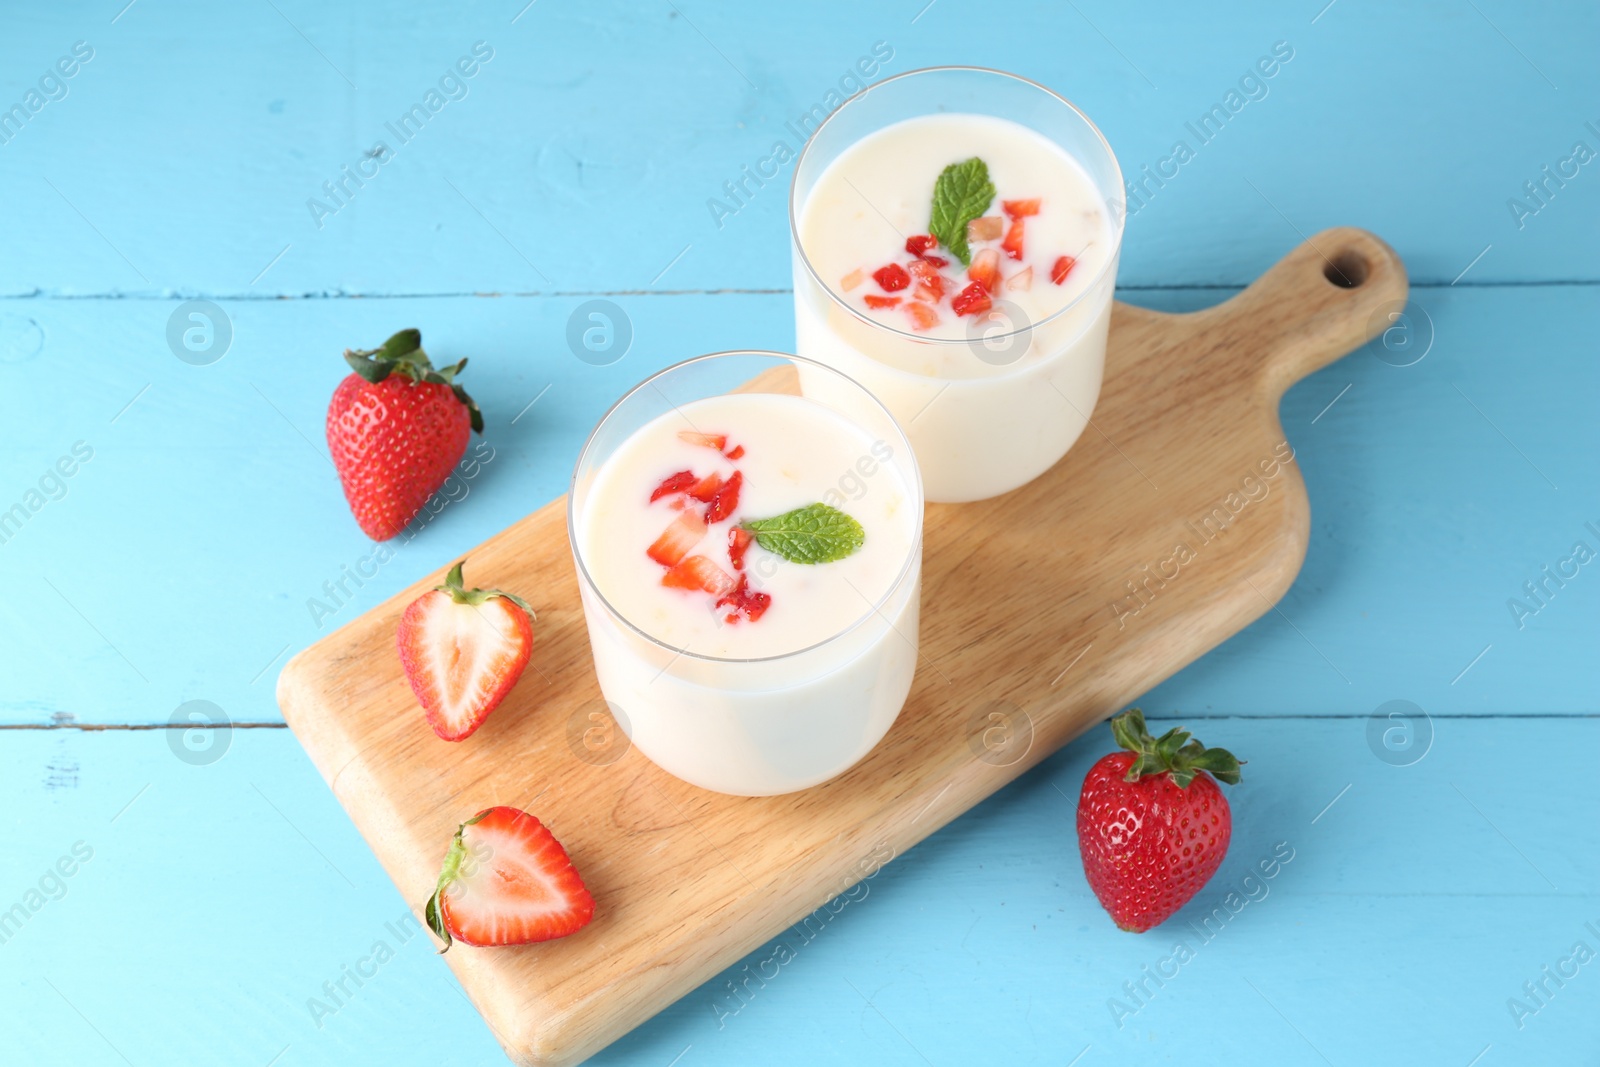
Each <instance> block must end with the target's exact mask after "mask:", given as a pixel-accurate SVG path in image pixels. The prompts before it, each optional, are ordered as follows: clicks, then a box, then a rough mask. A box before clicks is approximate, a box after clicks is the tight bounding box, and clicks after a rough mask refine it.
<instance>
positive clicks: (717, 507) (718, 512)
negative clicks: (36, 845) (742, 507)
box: [706, 471, 744, 526]
mask: <svg viewBox="0 0 1600 1067" xmlns="http://www.w3.org/2000/svg"><path fill="white" fill-rule="evenodd" d="M742 484H744V472H743V471H734V472H733V477H732V478H729V479H728V480H727V481H725V482H723V483H722V484H721V485H720V486H718V487H717V491H716V492H715V493H713V494H711V500H710V502H709V503H707V505H706V525H707V526H710V525H712V524H714V523H719V522H721V521H722V520H723V519H725V518H727V517H728V516H729V515H732V514H733V509H734V508H736V507H738V506H739V487H740V486H741V485H742Z"/></svg>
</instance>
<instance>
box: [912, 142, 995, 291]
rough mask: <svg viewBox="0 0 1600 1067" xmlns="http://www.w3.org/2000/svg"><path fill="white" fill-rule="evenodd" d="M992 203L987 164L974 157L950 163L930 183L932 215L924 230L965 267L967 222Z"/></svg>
mask: <svg viewBox="0 0 1600 1067" xmlns="http://www.w3.org/2000/svg"><path fill="white" fill-rule="evenodd" d="M992 203H994V182H992V181H990V180H989V165H988V164H987V163H985V162H984V161H983V160H981V159H979V158H978V157H977V156H973V157H972V158H971V159H969V160H967V161H966V162H964V163H952V164H950V165H949V166H948V167H946V168H944V170H943V171H942V172H941V173H940V174H939V180H938V181H936V182H934V183H933V215H932V221H931V222H930V223H929V224H928V232H929V233H932V234H933V235H934V236H935V237H937V238H938V239H939V243H940V244H942V245H944V246H945V247H946V248H948V249H949V250H950V251H951V252H952V253H954V254H955V257H956V258H957V259H959V260H960V261H961V263H962V265H963V266H967V265H969V264H971V262H972V250H971V249H970V248H968V247H967V223H969V222H971V221H972V220H973V219H976V218H982V217H983V213H984V212H985V211H988V210H989V205H990V204H992Z"/></svg>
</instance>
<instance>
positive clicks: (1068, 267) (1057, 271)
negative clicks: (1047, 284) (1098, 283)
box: [1050, 256, 1078, 285]
mask: <svg viewBox="0 0 1600 1067" xmlns="http://www.w3.org/2000/svg"><path fill="white" fill-rule="evenodd" d="M1077 265H1078V261H1077V260H1075V259H1073V258H1072V257H1071V256H1062V257H1061V258H1060V259H1057V260H1056V262H1055V265H1054V266H1052V267H1051V268H1050V280H1051V281H1053V282H1055V283H1056V284H1057V285H1060V284H1061V283H1062V282H1064V281H1066V280H1067V275H1069V274H1071V273H1072V268H1073V267H1076V266H1077Z"/></svg>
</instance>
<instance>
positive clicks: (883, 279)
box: [872, 263, 911, 293]
mask: <svg viewBox="0 0 1600 1067" xmlns="http://www.w3.org/2000/svg"><path fill="white" fill-rule="evenodd" d="M872 277H873V279H874V280H875V281H877V283H878V285H879V286H881V287H882V289H883V291H884V292H886V293H898V292H899V291H900V290H902V289H904V288H905V287H906V286H908V285H910V284H911V275H909V274H907V273H906V269H905V268H904V267H902V266H901V265H900V264H898V263H890V264H889V265H888V266H886V267H879V268H878V269H877V270H875V271H873V272H872Z"/></svg>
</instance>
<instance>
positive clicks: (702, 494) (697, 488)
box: [689, 471, 722, 503]
mask: <svg viewBox="0 0 1600 1067" xmlns="http://www.w3.org/2000/svg"><path fill="white" fill-rule="evenodd" d="M721 486H722V475H720V474H718V473H717V472H716V471H712V472H711V473H710V474H708V475H706V476H705V477H704V478H701V479H700V480H699V481H698V482H695V483H694V485H693V486H691V487H690V488H689V495H690V496H692V497H694V498H695V499H696V500H698V501H700V502H701V503H709V502H710V500H711V498H712V497H713V496H715V495H716V492H717V490H718V489H719V488H721Z"/></svg>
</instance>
